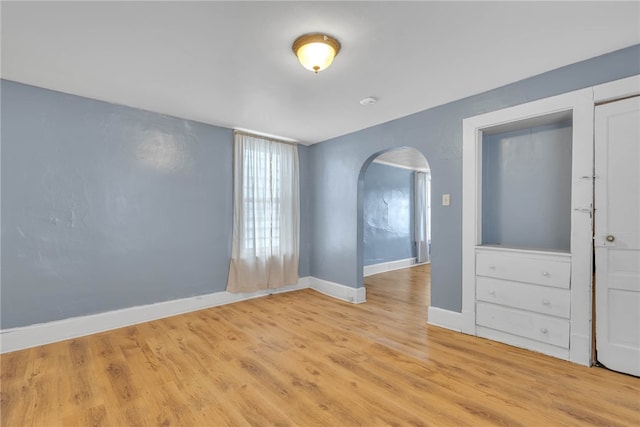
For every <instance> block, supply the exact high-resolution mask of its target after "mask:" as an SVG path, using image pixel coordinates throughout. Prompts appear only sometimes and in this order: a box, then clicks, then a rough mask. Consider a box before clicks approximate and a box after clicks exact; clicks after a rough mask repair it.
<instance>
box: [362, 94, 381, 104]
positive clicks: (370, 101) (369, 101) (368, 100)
mask: <svg viewBox="0 0 640 427" xmlns="http://www.w3.org/2000/svg"><path fill="white" fill-rule="evenodd" d="M376 102H378V98H375V97H373V96H367V97H366V98H362V99H361V100H360V105H373V104H375V103H376Z"/></svg>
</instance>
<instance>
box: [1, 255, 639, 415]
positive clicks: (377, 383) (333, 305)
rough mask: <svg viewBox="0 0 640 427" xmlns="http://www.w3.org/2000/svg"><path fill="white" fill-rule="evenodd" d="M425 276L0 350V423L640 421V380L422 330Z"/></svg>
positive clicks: (400, 275) (392, 277) (409, 272)
mask: <svg viewBox="0 0 640 427" xmlns="http://www.w3.org/2000/svg"><path fill="white" fill-rule="evenodd" d="M428 281H429V267H428V266H420V267H414V268H411V269H406V270H401V271H396V272H390V273H383V274H380V275H376V276H371V277H369V278H366V285H367V298H368V302H367V303H365V304H360V305H352V304H349V303H343V302H340V301H337V300H335V299H332V298H329V297H326V296H324V295H322V294H319V293H316V292H315V291H312V290H304V291H297V292H292V293H287V294H279V295H273V296H270V297H265V298H261V299H256V300H252V301H246V302H241V303H236V304H232V305H227V306H223V307H216V308H211V309H207V310H202V311H198V312H195V313H190V314H185V315H181V316H176V317H172V318H168V319H163V320H158V321H154V322H149V323H144V324H141V325H137V326H133V327H129V328H123V329H119V330H115V331H111V332H106V333H102V334H97V335H93V336H89V337H85V338H79V339H74V340H70V341H65V342H61V343H56V344H51V345H47V346H43V347H38V348H33V349H30V350H24V351H18V352H14V353H9V354H6V355H3V356H2V357H1V360H0V361H1V363H2V366H1V375H2V376H1V379H2V386H1V387H2V407H1V409H2V413H1V417H2V423H1V424H2V426H30V425H36V426H76V425H77V426H93V425H110V426H129V425H149V426H173V425H196V426H225V425H234V426H235V425H237V426H248V425H252V426H276V425H278V426H358V425H360V426H386V425H393V426H405V425H415V426H420V425H434V426H463V425H467V426H484V425H501V426H507V425H508V426H518V425H525V426H561V425H576V426H584V425H601V426H605V425H606V426H638V425H640V379H638V378H633V377H630V376H625V375H621V374H617V373H614V372H610V371H607V370H605V369H601V368H586V367H582V366H578V365H575V364H571V363H569V362H565V361H561V360H557V359H553V358H551V357H546V356H542V355H539V354H536V353H531V352H528V351H525V350H520V349H516V348H513V347H509V346H506V345H502V344H499V343H495V342H491V341H487V340H483V339H479V338H475V337H470V336H466V335H463V334H459V333H454V332H451V331H447V330H444V329H440V328H437V327H432V326H427V325H426V324H425V317H426V306H427V302H428V295H429V292H428Z"/></svg>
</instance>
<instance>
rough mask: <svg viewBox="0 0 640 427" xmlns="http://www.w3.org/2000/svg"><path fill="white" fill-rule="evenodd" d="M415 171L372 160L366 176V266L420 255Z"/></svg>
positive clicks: (364, 210)
mask: <svg viewBox="0 0 640 427" xmlns="http://www.w3.org/2000/svg"><path fill="white" fill-rule="evenodd" d="M413 186H414V184H413V171H411V170H408V169H401V168H397V167H392V166H387V165H384V164H379V163H372V164H371V165H369V167H368V168H367V171H366V172H365V176H364V201H363V202H364V207H363V215H364V221H363V223H364V224H363V226H364V230H363V235H364V265H371V264H378V263H381V262H388V261H396V260H400V259H407V258H413V257H415V256H416V253H415V245H414V239H413V224H414V223H413V219H414V212H413V205H414V203H413Z"/></svg>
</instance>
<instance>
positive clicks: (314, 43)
mask: <svg viewBox="0 0 640 427" xmlns="http://www.w3.org/2000/svg"><path fill="white" fill-rule="evenodd" d="M292 49H293V53H295V54H296V56H297V57H298V60H299V61H300V63H301V64H302V66H303V67H304V68H306V69H307V70H311V71H313V72H314V73H316V74H318V72H319V71H322V70H324V69H325V68H327V67H329V65H331V62H333V58H335V56H336V55H337V54H338V52H340V42H339V41H338V40H336V39H334V38H333V37H331V36H329V35H327V34H322V33H313V34H304V35H302V36H300V37H298V38H297V39H296V41H294V42H293V46H292Z"/></svg>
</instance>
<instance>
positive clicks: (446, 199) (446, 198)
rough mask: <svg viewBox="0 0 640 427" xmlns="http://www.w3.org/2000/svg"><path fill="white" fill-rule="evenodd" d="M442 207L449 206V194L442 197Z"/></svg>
mask: <svg viewBox="0 0 640 427" xmlns="http://www.w3.org/2000/svg"><path fill="white" fill-rule="evenodd" d="M442 206H449V195H448V194H443V195H442Z"/></svg>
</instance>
